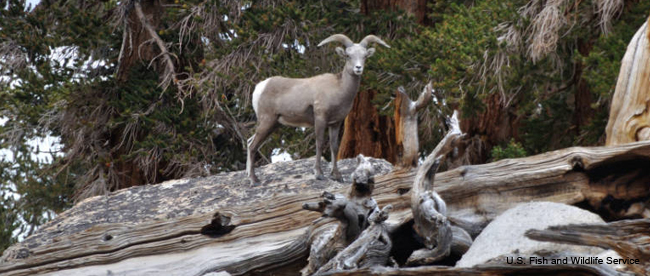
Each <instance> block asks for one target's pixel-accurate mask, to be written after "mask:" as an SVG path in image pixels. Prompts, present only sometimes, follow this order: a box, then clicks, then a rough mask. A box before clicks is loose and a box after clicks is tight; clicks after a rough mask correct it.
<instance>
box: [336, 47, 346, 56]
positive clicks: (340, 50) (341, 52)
mask: <svg viewBox="0 0 650 276" xmlns="http://www.w3.org/2000/svg"><path fill="white" fill-rule="evenodd" d="M336 53H337V54H339V56H342V57H347V55H346V54H345V49H343V48H341V47H336Z"/></svg>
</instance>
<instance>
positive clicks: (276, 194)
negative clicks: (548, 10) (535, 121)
mask: <svg viewBox="0 0 650 276" xmlns="http://www.w3.org/2000/svg"><path fill="white" fill-rule="evenodd" d="M312 162H313V160H298V161H294V162H292V163H284V164H272V165H269V166H267V167H264V168H262V169H261V170H260V173H261V174H267V176H266V177H265V178H264V179H269V180H268V182H267V183H263V185H262V187H250V186H248V182H247V179H246V177H245V174H244V173H243V172H235V173H230V174H224V175H218V176H213V177H209V178H203V179H193V180H182V181H174V182H168V183H163V184H160V185H154V186H144V187H134V188H130V189H127V190H123V191H120V192H117V193H115V194H113V195H111V196H108V197H95V198H91V199H88V200H86V201H84V202H81V203H79V204H78V205H77V206H75V207H74V208H72V209H71V210H68V211H66V212H65V213H63V214H61V215H59V217H58V218H57V219H55V220H53V221H52V222H50V223H48V224H47V225H45V226H43V228H41V229H40V230H39V232H38V233H37V234H35V235H33V236H31V237H28V238H27V239H26V240H25V241H23V242H21V243H19V244H16V245H14V246H12V247H11V248H9V249H8V250H6V251H5V252H4V254H3V257H2V262H1V263H0V274H3V275H36V274H43V273H47V272H58V273H61V274H65V275H93V274H106V272H107V271H111V273H113V274H116V275H125V274H126V275H143V274H159V275H163V274H164V275H201V274H204V273H206V272H217V271H228V272H229V273H232V274H244V273H252V272H256V271H257V272H259V271H270V270H273V269H277V268H278V267H281V266H286V265H291V264H295V263H300V262H302V264H301V265H300V266H304V264H305V260H306V258H307V255H308V251H309V249H308V247H307V245H306V244H307V241H308V240H309V238H310V236H311V235H313V234H314V233H316V232H318V231H321V230H322V229H324V228H326V227H331V225H332V224H333V223H334V222H333V221H332V220H318V221H317V222H315V223H314V222H313V221H314V220H315V219H316V218H318V216H319V215H318V214H317V213H315V212H309V211H306V210H303V209H302V204H303V203H304V202H309V201H317V200H318V198H319V196H320V195H321V193H322V191H323V190H331V191H332V192H336V193H345V190H346V189H347V188H348V186H349V184H341V183H336V182H331V181H317V180H314V179H313V178H309V177H308V175H309V174H310V173H311V167H312V164H313V163H312ZM340 162H342V163H339V165H340V166H341V171H342V173H344V175H345V177H348V180H347V183H349V182H350V180H349V175H350V172H351V171H352V166H347V170H348V171H347V173H346V171H345V170H346V169H343V168H344V167H345V166H344V164H345V162H353V161H352V160H351V161H340ZM379 163H381V162H378V161H374V163H373V166H380V165H379ZM648 167H650V142H637V143H630V144H624V145H618V146H612V147H592V148H582V147H574V148H568V149H563V150H558V151H553V152H547V153H544V154H540V155H536V156H531V157H526V158H519V159H507V160H502V161H498V162H495V163H490V164H484V165H474V166H464V167H459V168H457V169H454V170H451V171H447V172H443V173H439V174H437V175H436V185H435V186H436V187H435V191H436V192H438V193H439V194H440V196H441V197H442V198H443V199H444V200H445V201H446V202H447V209H448V210H447V211H448V216H449V217H450V220H454V219H461V220H463V221H465V222H467V226H473V225H484V224H485V223H486V222H488V221H490V220H492V219H493V218H494V217H496V216H497V215H498V214H500V213H502V212H503V211H505V210H507V209H509V208H511V207H512V206H514V205H516V204H518V203H521V202H529V201H553V202H559V203H567V204H580V205H581V206H585V207H588V208H592V209H594V210H596V211H599V212H601V213H602V212H605V213H606V214H607V215H608V216H611V217H612V218H622V217H639V216H642V215H643V214H644V212H643V211H645V210H646V209H647V208H646V206H645V202H646V200H647V199H648V198H650V189H648V183H650V171H648V170H647V168H648ZM280 171H281V173H280ZM303 177H304V178H303ZM273 179H275V180H273ZM413 181H414V172H411V171H404V170H399V171H393V172H391V173H389V174H387V175H383V176H378V177H376V178H375V190H374V192H373V198H375V199H376V201H377V203H378V205H379V206H386V205H388V204H391V205H392V206H393V211H392V213H391V216H390V218H389V219H388V220H387V221H386V225H387V227H389V228H390V227H394V226H396V225H401V224H403V223H404V222H405V221H408V220H410V219H412V216H411V210H410V198H411V194H410V190H411V187H412V185H413ZM160 196H163V197H164V198H158V197H160ZM216 213H218V214H219V215H217V216H215V214H216ZM646 213H647V212H646ZM216 217H218V218H219V220H218V221H214V219H215V218H216ZM228 220H229V223H227V224H225V225H224V223H225V222H226V221H228ZM207 225H211V226H212V227H213V228H210V227H208V228H204V227H206V226H207ZM220 227H226V228H231V229H230V230H229V231H230V232H227V231H226V229H225V228H224V229H223V230H219V229H220ZM464 228H470V227H464ZM202 229H204V230H206V229H211V231H209V232H210V233H206V235H204V234H202V233H201V230H202ZM466 230H467V229H466ZM220 231H221V232H220ZM468 232H470V234H471V233H472V232H471V231H468ZM214 233H220V234H216V235H215V234H214ZM208 234H210V235H208ZM298 269H299V268H298ZM298 269H297V270H298ZM297 270H296V271H297ZM585 275H588V274H585Z"/></svg>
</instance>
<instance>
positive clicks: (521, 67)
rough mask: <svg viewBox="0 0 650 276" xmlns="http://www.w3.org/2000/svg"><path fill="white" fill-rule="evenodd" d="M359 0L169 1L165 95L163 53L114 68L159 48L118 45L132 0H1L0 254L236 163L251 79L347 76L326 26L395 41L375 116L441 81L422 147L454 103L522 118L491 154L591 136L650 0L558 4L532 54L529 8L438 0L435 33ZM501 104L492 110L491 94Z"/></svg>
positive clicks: (383, 68) (378, 81)
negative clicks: (79, 202) (126, 191)
mask: <svg viewBox="0 0 650 276" xmlns="http://www.w3.org/2000/svg"><path fill="white" fill-rule="evenodd" d="M91 2H92V1H91ZM359 2H360V1H346V0H332V1H306V0H287V1H283V2H282V4H281V5H277V3H276V2H274V1H243V2H242V1H217V0H206V1H199V0H176V1H162V3H164V4H165V6H164V8H162V9H161V13H160V14H157V15H159V20H160V24H159V25H157V26H156V28H157V29H156V31H157V33H158V35H159V36H160V38H161V39H162V40H163V41H165V42H167V44H166V45H167V47H168V48H169V49H168V50H169V52H171V53H173V60H174V62H175V63H176V70H177V71H178V72H177V73H178V75H177V77H178V78H177V79H176V81H178V83H181V84H182V85H179V86H176V85H170V86H169V87H168V88H167V89H163V88H162V87H161V86H160V83H161V77H163V76H164V72H163V69H162V68H163V66H161V65H160V64H161V63H159V61H161V60H162V59H163V57H162V56H160V57H157V59H156V61H154V62H150V61H149V60H136V62H133V63H132V64H131V65H130V66H129V67H128V68H122V67H120V66H121V64H120V60H119V57H120V51H121V50H123V49H126V50H127V51H128V50H131V51H139V53H140V52H146V51H149V50H151V49H150V48H154V49H155V48H156V47H157V46H156V45H155V43H149V44H147V45H145V46H143V47H138V46H137V45H136V46H133V47H131V48H130V46H129V45H128V44H126V48H124V47H123V45H122V39H123V36H122V35H123V33H124V32H125V30H127V28H125V25H124V22H125V21H120V20H119V15H120V13H121V12H123V10H122V9H123V8H129V7H131V8H132V6H129V5H127V4H126V3H130V1H95V2H92V3H90V2H88V1H63V2H60V1H59V2H51V1H43V3H42V4H41V5H42V6H41V7H40V8H38V9H35V10H33V11H30V12H26V11H25V6H24V2H23V1H17V0H13V1H5V2H3V3H7V4H8V6H7V7H8V8H6V9H0V49H12V52H10V53H9V54H5V52H2V51H0V53H3V54H2V56H0V74H1V75H0V77H1V78H0V112H1V113H0V117H2V118H5V119H7V122H6V123H4V125H2V126H0V148H2V149H5V150H9V151H11V152H12V153H13V155H14V156H15V158H14V160H3V161H2V162H0V169H2V172H1V174H0V179H2V180H0V191H1V192H2V193H3V196H2V202H0V223H2V229H3V232H0V238H2V240H0V248H4V247H6V246H7V245H8V244H10V243H11V242H13V241H15V237H13V236H12V233H14V232H21V233H23V234H29V233H30V232H32V231H33V230H34V229H35V228H36V227H37V226H38V225H40V224H42V223H44V222H45V221H46V220H47V219H48V215H51V214H53V213H56V212H60V211H62V210H64V209H65V208H68V207H69V206H70V205H71V204H72V203H73V201H74V198H75V195H76V196H77V197H79V198H83V197H87V196H91V195H95V194H104V193H107V192H110V191H114V190H116V189H119V188H123V187H126V186H129V185H130V183H131V184H132V183H135V184H134V185H137V184H144V183H158V182H161V181H164V180H167V179H173V178H179V177H193V176H200V175H207V174H213V173H217V172H221V171H231V170H240V169H243V168H244V164H245V140H246V138H248V137H250V135H251V131H252V130H253V127H254V125H255V115H254V112H253V110H252V108H251V106H250V94H251V92H252V89H253V87H254V85H255V84H256V83H258V82H259V81H262V80H264V79H265V78H267V77H270V76H274V75H282V76H286V77H309V76H313V75H316V74H320V73H324V72H339V71H340V70H341V68H342V65H343V60H342V59H341V58H339V57H338V56H337V55H336V54H335V53H334V47H335V46H338V45H333V44H331V45H327V46H324V47H321V48H318V47H316V44H317V43H318V42H319V41H321V40H322V39H324V38H326V37H327V36H329V35H331V34H334V33H344V34H346V35H348V36H349V37H350V38H351V39H353V40H355V41H358V40H360V39H361V38H362V37H364V36H365V35H367V34H375V35H378V36H379V37H381V38H382V39H384V40H385V41H386V42H387V43H388V44H390V45H391V48H390V49H386V48H383V47H381V46H377V48H378V49H377V52H376V54H375V55H374V56H373V57H372V58H370V59H368V61H367V63H366V66H367V68H366V71H365V73H364V75H363V79H362V90H367V89H373V90H376V91H377V92H378V93H377V96H376V98H375V99H374V104H375V105H376V106H377V107H378V109H379V110H380V112H381V114H382V115H392V112H393V109H392V101H393V98H394V91H395V90H396V88H397V87H398V86H405V87H406V91H407V92H408V93H409V94H410V96H411V98H415V97H417V94H418V93H419V92H420V91H421V89H422V87H424V85H425V84H426V83H427V82H428V81H432V82H433V84H434V88H435V90H436V99H437V104H435V105H430V106H429V107H428V108H427V110H426V111H424V112H423V114H422V115H421V122H420V141H421V144H422V147H423V149H422V152H423V153H424V152H429V151H430V150H431V149H432V147H434V146H435V145H436V144H437V142H438V140H439V137H440V135H441V133H442V128H441V127H440V125H442V124H441V122H443V120H444V116H445V115H446V114H451V109H456V108H458V109H461V110H462V113H463V116H464V117H465V119H472V118H477V117H479V116H484V115H483V114H484V112H485V111H490V109H494V108H502V109H503V112H504V113H507V114H508V115H510V116H513V117H516V119H517V120H516V121H517V122H518V124H517V125H516V126H513V128H514V129H515V131H514V133H517V135H516V140H512V138H515V137H511V136H515V135H506V136H507V137H505V138H504V141H497V143H495V144H497V145H500V146H496V147H494V148H493V149H492V150H491V151H486V152H491V156H492V158H493V159H495V160H498V159H501V158H512V157H521V156H525V155H527V154H535V153H539V152H543V151H547V150H551V149H557V148H561V147H566V146H570V145H574V144H580V145H593V144H597V143H598V141H599V140H600V139H601V137H602V135H603V130H604V126H605V124H606V120H607V114H608V110H607V107H608V105H609V99H610V98H611V95H612V93H613V89H614V88H613V87H614V85H615V79H616V76H617V74H618V70H619V66H620V59H621V57H622V55H623V53H624V51H625V48H626V45H627V43H628V41H629V40H630V38H631V37H632V35H633V34H634V32H635V31H636V29H637V28H638V26H640V25H641V22H643V20H644V19H645V18H647V10H649V9H650V3H649V2H647V1H640V2H635V1H632V2H630V3H629V4H627V6H626V9H625V10H624V11H623V14H622V15H621V17H620V18H621V19H620V20H618V21H615V22H613V23H614V24H613V28H612V30H613V31H612V32H611V33H610V34H609V35H608V36H605V35H601V34H600V32H599V29H598V27H597V26H596V24H594V21H595V19H594V18H596V16H595V15H594V14H593V10H595V9H594V8H593V1H585V2H582V4H579V6H578V7H576V9H577V10H575V11H574V10H571V9H573V8H571V9H569V8H567V7H564V8H566V9H567V10H565V12H567V13H574V14H573V15H572V16H575V22H572V23H573V24H568V25H566V26H563V27H562V28H561V29H560V31H559V32H560V33H561V34H563V36H562V37H561V38H560V39H559V41H558V43H557V49H556V50H555V51H554V53H553V54H551V55H548V56H546V57H544V58H541V59H539V60H537V61H536V62H532V61H531V60H530V58H529V54H528V53H527V50H526V45H527V44H528V43H529V41H528V40H527V37H526V35H529V34H528V31H527V30H528V27H529V26H530V23H531V22H530V21H531V20H530V18H525V17H522V14H521V13H520V8H521V7H523V6H525V5H526V4H527V3H528V2H529V1H525V0H510V1H498V0H480V1H478V0H458V1H430V2H429V5H428V7H429V9H430V14H429V20H430V22H432V24H431V25H427V26H421V25H418V24H417V23H416V22H415V21H414V19H413V17H412V16H409V15H407V14H405V13H404V12H403V11H399V10H396V9H387V10H380V11H375V12H373V13H372V14H370V15H364V14H361V13H360V12H359V8H360V7H359V5H360V3H359ZM240 3H243V5H242V6H240V5H239V4H240ZM132 12H133V11H132ZM131 14H133V13H131ZM572 18H573V17H572ZM503 26H511V27H512V29H513V30H516V31H518V32H519V34H520V35H521V39H520V41H519V42H518V43H515V42H511V41H508V39H502V38H503V35H504V33H505V29H504V28H503ZM9 46H10V47H9ZM584 49H590V50H587V51H584ZM53 54H56V55H57V57H56V58H55V57H53V56H52V55H53ZM577 68H580V70H578V69H577ZM122 72H126V73H124V75H125V76H126V77H125V78H124V79H119V77H120V75H121V73H122ZM579 83H585V84H586V86H587V87H588V89H589V91H588V92H589V93H590V95H591V96H592V99H591V102H590V104H591V110H590V111H591V112H593V116H591V117H589V119H590V120H589V122H588V123H587V124H586V125H578V124H577V123H576V117H579V116H580V115H582V114H578V113H579V111H577V110H576V101H577V99H576V98H577V97H578V94H579V93H578V91H579V90H578V89H579V88H578V86H579V85H578V84H579ZM179 87H183V89H185V90H182V89H181V90H179ZM589 93H587V94H589ZM494 96H497V98H498V99H499V101H498V104H494V103H492V105H490V104H486V99H491V97H494ZM506 102H507V104H506ZM475 134H476V135H477V136H481V135H484V134H485V133H475ZM47 136H54V137H59V138H60V139H61V149H60V150H59V151H58V152H56V153H54V154H53V155H52V161H51V162H44V161H42V160H34V155H35V152H37V151H38V150H37V148H36V146H33V143H32V141H33V140H34V139H38V138H42V137H47ZM312 137H313V132H312V131H311V130H310V129H306V130H303V129H300V128H289V127H283V128H282V131H276V132H275V133H274V134H273V135H272V136H271V138H270V139H269V140H268V141H267V142H266V143H265V146H264V147H263V148H262V149H261V152H262V153H263V154H264V155H268V154H269V153H270V152H271V150H272V149H275V148H282V149H284V150H286V151H287V152H288V153H289V154H291V155H292V156H293V157H297V158H303V157H307V156H311V155H313V150H314V139H313V138H312ZM508 141H509V142H508ZM488 150H489V149H488ZM326 156H327V155H326Z"/></svg>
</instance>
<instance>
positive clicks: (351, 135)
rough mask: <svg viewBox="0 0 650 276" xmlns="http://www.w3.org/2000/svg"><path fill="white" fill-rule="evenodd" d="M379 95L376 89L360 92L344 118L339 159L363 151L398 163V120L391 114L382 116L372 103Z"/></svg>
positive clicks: (364, 153)
mask: <svg viewBox="0 0 650 276" xmlns="http://www.w3.org/2000/svg"><path fill="white" fill-rule="evenodd" d="M376 94H377V91H374V90H368V91H360V92H359V93H358V94H357V96H356V97H355V98H354V103H353V105H352V110H351V111H350V113H349V114H348V116H347V117H346V118H345V123H344V127H343V137H342V138H341V144H340V146H339V152H338V159H346V158H353V157H355V156H357V155H359V154H363V155H365V156H370V157H375V158H382V159H385V160H387V161H388V162H390V163H392V164H395V163H397V155H398V147H397V143H396V141H395V122H394V121H393V119H392V118H390V117H389V116H382V115H379V111H378V110H377V108H376V107H375V106H374V105H373V104H372V99H373V98H374V97H375V95H376Z"/></svg>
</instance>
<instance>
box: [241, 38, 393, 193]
mask: <svg viewBox="0 0 650 276" xmlns="http://www.w3.org/2000/svg"><path fill="white" fill-rule="evenodd" d="M334 41H337V42H341V43H342V44H343V45H344V46H345V49H343V48H341V47H336V53H337V54H339V55H340V56H342V57H344V58H345V60H346V62H345V68H343V71H342V72H341V73H339V74H329V73H328V74H321V75H318V76H314V77H311V78H304V79H291V78H284V77H280V76H275V77H271V78H268V79H266V80H264V81H262V82H260V83H258V84H257V85H256V86H255V90H254V91H253V109H254V110H255V114H256V115H257V120H258V123H259V124H258V126H257V129H256V130H255V134H254V135H253V136H252V137H251V138H250V139H249V140H248V157H247V162H246V172H247V173H248V176H249V177H250V179H251V181H252V183H253V185H257V184H258V183H259V179H258V178H257V176H255V171H254V168H253V167H254V165H255V153H256V152H257V150H258V148H259V146H260V145H261V144H262V142H263V141H264V140H265V139H266V138H267V137H268V136H269V134H271V132H273V130H275V128H277V127H278V125H279V124H283V125H287V126H294V127H311V126H313V127H314V128H315V134H316V163H315V164H314V173H315V174H316V178H317V179H321V180H322V179H325V177H324V176H323V172H322V170H321V167H320V159H321V151H322V146H323V145H322V144H323V138H324V137H323V136H324V135H325V127H329V136H330V150H331V153H332V177H333V178H334V179H336V180H337V181H341V180H342V177H341V173H339V170H338V167H337V166H336V154H337V152H338V146H339V145H338V143H339V141H338V139H339V129H340V126H341V123H342V122H343V120H344V119H345V117H346V116H347V115H348V113H349V112H350V109H351V108H352V102H353V101H354V97H355V96H356V95H357V91H358V90H359V83H360V81H361V74H362V73H363V65H364V63H365V61H366V58H367V57H369V56H372V54H374V53H375V48H367V47H368V44H370V43H373V42H374V43H379V44H381V45H383V46H385V47H387V48H390V46H388V44H386V43H385V42H384V41H382V40H381V39H379V38H378V37H376V36H374V35H368V36H366V37H365V38H364V39H362V40H361V42H359V43H353V42H352V40H350V39H349V38H348V37H347V36H345V35H342V34H335V35H332V36H330V37H328V38H326V39H325V40H323V41H322V42H321V43H320V44H318V46H319V47H320V46H322V45H324V44H327V43H330V42H334ZM278 123H279V124H278Z"/></svg>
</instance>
